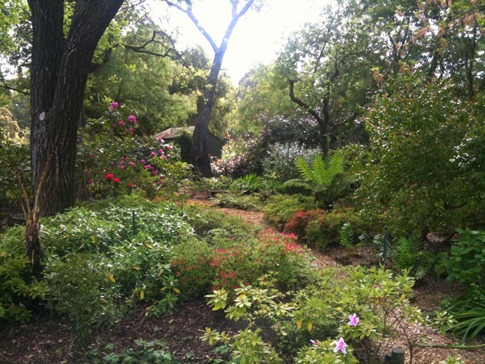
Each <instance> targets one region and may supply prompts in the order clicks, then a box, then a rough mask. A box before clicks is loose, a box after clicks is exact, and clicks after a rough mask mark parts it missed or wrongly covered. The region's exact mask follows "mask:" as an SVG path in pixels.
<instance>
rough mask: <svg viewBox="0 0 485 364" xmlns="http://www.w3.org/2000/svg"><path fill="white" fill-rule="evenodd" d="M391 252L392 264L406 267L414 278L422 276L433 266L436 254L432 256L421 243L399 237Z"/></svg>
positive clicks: (402, 267)
mask: <svg viewBox="0 0 485 364" xmlns="http://www.w3.org/2000/svg"><path fill="white" fill-rule="evenodd" d="M393 250H394V252H392V253H391V256H393V257H392V259H393V262H394V266H395V267H396V268H397V269H401V270H403V269H406V270H408V271H409V274H411V275H412V276H413V277H414V278H416V279H421V278H423V277H424V276H425V275H426V274H427V273H428V272H429V271H430V270H431V268H432V267H433V263H434V260H435V258H436V256H433V255H432V254H431V253H430V252H429V251H428V250H427V249H425V247H424V246H423V244H422V243H417V242H416V241H413V240H411V239H406V238H402V237H401V238H399V239H397V245H396V247H395V248H394V249H393Z"/></svg>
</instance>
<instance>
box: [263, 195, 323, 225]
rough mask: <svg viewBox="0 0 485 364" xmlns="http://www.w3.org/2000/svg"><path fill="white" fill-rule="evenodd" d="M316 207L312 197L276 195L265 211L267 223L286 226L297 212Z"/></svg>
mask: <svg viewBox="0 0 485 364" xmlns="http://www.w3.org/2000/svg"><path fill="white" fill-rule="evenodd" d="M316 207H317V206H316V205H315V201H314V199H313V197H311V196H304V195H274V196H271V197H270V198H269V199H268V200H267V201H266V205H265V207H264V208H263V211H264V213H265V215H264V217H265V219H266V221H268V222H269V223H271V224H273V225H275V226H278V225H284V224H285V223H286V222H287V221H288V220H289V219H290V218H291V216H292V215H293V214H294V213H295V212H298V211H306V210H311V209H314V208H316ZM282 227H283V226H282Z"/></svg>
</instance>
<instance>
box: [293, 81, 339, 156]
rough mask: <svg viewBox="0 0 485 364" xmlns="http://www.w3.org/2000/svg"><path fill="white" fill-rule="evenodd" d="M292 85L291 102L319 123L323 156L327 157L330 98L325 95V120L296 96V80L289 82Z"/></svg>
mask: <svg viewBox="0 0 485 364" xmlns="http://www.w3.org/2000/svg"><path fill="white" fill-rule="evenodd" d="M288 82H289V84H290V100H291V101H292V102H294V103H295V104H297V105H298V106H300V107H302V108H303V109H304V110H306V111H307V112H308V113H309V114H310V115H311V116H313V117H314V119H315V120H316V121H317V123H318V129H319V131H320V148H321V149H322V154H323V155H327V153H328V149H329V147H328V125H329V123H330V98H329V96H328V95H325V98H324V103H323V118H322V117H321V116H320V115H319V113H318V112H317V111H316V110H314V109H312V108H311V107H310V106H309V105H307V104H306V103H305V102H304V101H303V100H302V99H300V98H298V97H297V96H296V95H295V83H296V81H295V80H288Z"/></svg>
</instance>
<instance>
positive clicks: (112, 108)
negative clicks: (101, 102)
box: [108, 101, 120, 111]
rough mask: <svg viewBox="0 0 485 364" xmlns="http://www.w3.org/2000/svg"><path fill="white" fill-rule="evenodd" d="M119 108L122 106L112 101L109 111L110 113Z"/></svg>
mask: <svg viewBox="0 0 485 364" xmlns="http://www.w3.org/2000/svg"><path fill="white" fill-rule="evenodd" d="M119 106H120V104H118V103H117V102H116V101H111V103H110V104H109V106H108V110H109V111H113V110H116V109H117V108H118V107H119Z"/></svg>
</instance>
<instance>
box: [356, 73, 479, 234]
mask: <svg viewBox="0 0 485 364" xmlns="http://www.w3.org/2000/svg"><path fill="white" fill-rule="evenodd" d="M400 77H401V78H400V79H398V80H397V81H396V82H395V84H394V85H392V86H391V89H390V92H389V93H387V94H386V95H382V96H380V97H379V98H377V99H376V101H375V104H374V106H373V107H372V108H370V109H369V110H368V112H367V115H366V118H365V121H366V125H367V127H368V131H369V133H370V141H371V153H370V157H369V159H368V162H367V164H366V166H365V169H364V170H363V172H362V173H361V177H362V187H361V188H360V189H359V190H358V193H359V196H360V197H361V198H362V206H363V209H364V211H365V213H366V214H369V215H378V214H382V213H384V214H385V218H386V224H387V226H388V227H389V230H390V232H391V234H392V235H394V236H406V237H413V238H416V239H417V240H425V239H426V236H427V234H428V233H429V232H433V233H435V234H436V233H438V234H443V235H449V234H451V233H453V231H454V230H455V229H456V228H459V227H461V228H466V227H470V228H473V227H477V226H483V223H484V221H485V211H484V209H483V205H484V202H485V195H484V194H483V191H484V190H485V172H484V171H485V169H484V168H483V167H484V165H485V128H483V115H484V114H485V103H484V102H483V97H484V96H483V93H482V94H477V95H476V99H475V100H465V99H462V98H460V97H458V96H457V95H456V94H455V93H454V89H453V87H452V86H451V85H448V84H439V83H437V82H436V83H430V84H422V83H419V81H417V80H414V79H408V78H407V76H404V75H402V76H400ZM410 90H412V91H410Z"/></svg>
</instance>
